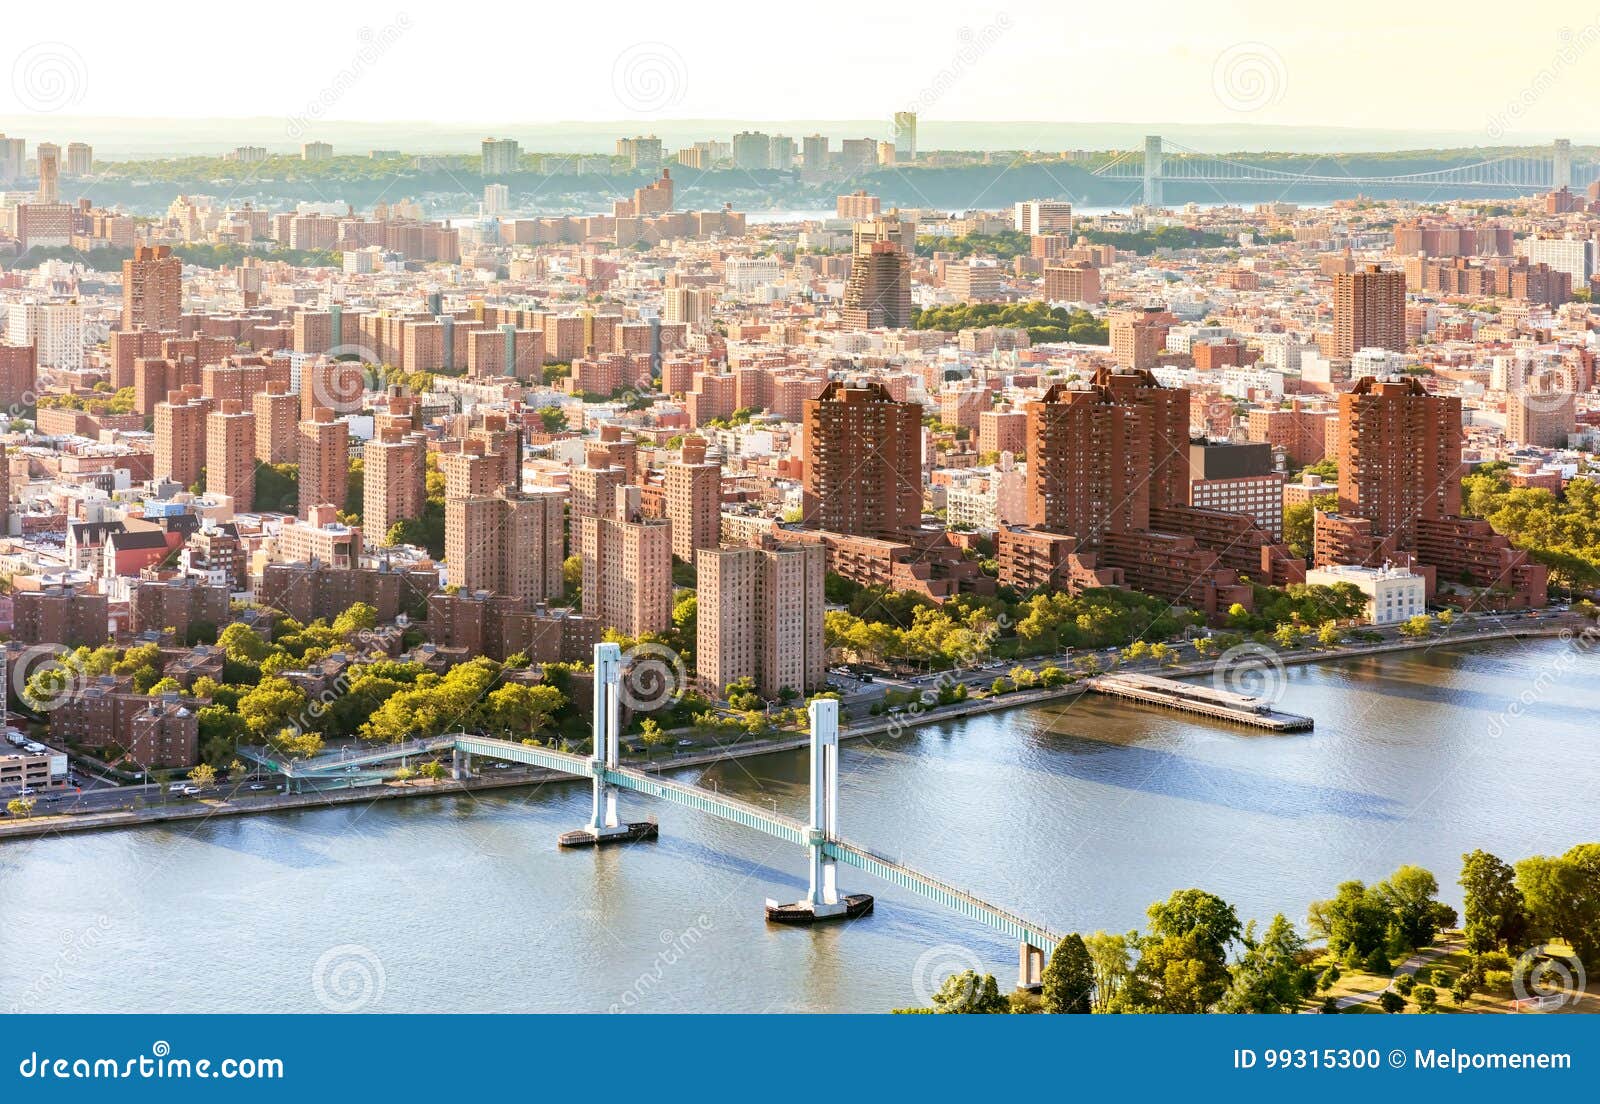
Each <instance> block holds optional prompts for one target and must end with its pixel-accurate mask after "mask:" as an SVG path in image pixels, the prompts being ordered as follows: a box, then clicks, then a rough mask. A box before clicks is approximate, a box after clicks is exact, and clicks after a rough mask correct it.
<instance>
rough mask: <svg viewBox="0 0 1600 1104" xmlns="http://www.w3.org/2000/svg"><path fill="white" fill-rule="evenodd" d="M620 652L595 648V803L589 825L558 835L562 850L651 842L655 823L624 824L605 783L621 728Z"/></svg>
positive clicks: (613, 766)
mask: <svg viewBox="0 0 1600 1104" xmlns="http://www.w3.org/2000/svg"><path fill="white" fill-rule="evenodd" d="M621 683H622V650H621V649H620V648H619V647H617V645H615V644H596V645H595V646H594V727H593V729H592V731H593V732H594V741H593V742H594V751H593V754H592V755H591V756H590V759H589V769H590V771H591V772H592V773H593V775H594V800H593V806H592V808H591V809H590V813H589V824H588V826H587V827H585V828H579V829H577V830H576V831H572V832H563V833H562V834H561V840H560V842H561V846H562V847H594V846H598V845H600V844H605V843H622V842H625V841H628V840H637V839H654V838H655V837H656V824H655V822H654V821H643V822H640V823H637V824H625V823H623V821H622V819H621V817H620V816H619V814H618V812H617V789H616V787H615V786H613V785H611V784H610V783H609V782H607V781H606V780H605V773H604V772H605V771H607V770H616V769H617V762H618V755H617V753H618V748H619V742H620V741H619V733H620V732H621V729H622V698H621Z"/></svg>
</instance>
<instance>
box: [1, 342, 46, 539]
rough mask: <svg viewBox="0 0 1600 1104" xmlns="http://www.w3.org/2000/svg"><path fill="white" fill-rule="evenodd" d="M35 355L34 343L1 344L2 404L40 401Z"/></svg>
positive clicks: (14, 404)
mask: <svg viewBox="0 0 1600 1104" xmlns="http://www.w3.org/2000/svg"><path fill="white" fill-rule="evenodd" d="M35 355H36V354H35V353H34V350H33V346H32V345H4V344H0V406H5V407H11V408H12V409H20V408H22V407H25V406H32V405H33V404H34V403H36V402H38V390H37V388H38V385H39V383H38V381H39V370H38V362H37V361H36V360H35ZM3 531H4V530H0V532H3Z"/></svg>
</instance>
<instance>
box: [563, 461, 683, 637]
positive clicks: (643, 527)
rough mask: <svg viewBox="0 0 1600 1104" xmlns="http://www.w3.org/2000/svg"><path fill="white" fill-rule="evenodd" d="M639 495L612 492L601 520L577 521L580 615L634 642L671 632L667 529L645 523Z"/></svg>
mask: <svg viewBox="0 0 1600 1104" xmlns="http://www.w3.org/2000/svg"><path fill="white" fill-rule="evenodd" d="M640 498H641V495H640V489H639V488H638V487H635V486H622V487H618V488H617V489H616V493H615V496H614V498H613V501H612V504H611V506H610V508H609V509H607V510H606V512H605V513H604V515H603V516H601V517H582V518H579V522H578V531H579V553H578V554H579V556H581V557H582V560H583V612H584V615H585V616H595V617H598V618H600V623H601V624H602V625H604V626H605V627H606V628H608V629H615V630H616V631H617V632H619V633H621V634H622V635H623V636H630V637H636V636H640V635H642V634H644V633H650V632H666V631H667V630H668V629H670V628H671V627H672V523H671V522H670V521H668V520H666V519H665V518H647V517H645V516H644V515H643V513H642V511H641V509H640Z"/></svg>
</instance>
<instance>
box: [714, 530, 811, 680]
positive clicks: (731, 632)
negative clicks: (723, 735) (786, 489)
mask: <svg viewBox="0 0 1600 1104" xmlns="http://www.w3.org/2000/svg"><path fill="white" fill-rule="evenodd" d="M826 564H827V552H826V550H825V549H823V548H822V546H821V545H814V544H812V545H799V544H790V545H780V546H778V547H774V548H705V549H701V550H700V552H699V553H698V554H697V555H696V559H695V566H696V578H697V586H696V591H697V594H698V596H699V602H700V605H699V613H698V615H697V618H696V626H697V627H696V630H695V632H696V638H695V666H696V670H697V672H698V674H699V680H700V685H701V687H702V688H703V689H704V690H705V691H706V692H707V693H708V694H710V695H711V696H712V697H714V698H720V697H722V695H723V694H724V693H726V691H727V687H728V684H729V683H731V682H737V681H738V680H739V679H742V678H749V679H752V680H754V682H755V686H756V693H758V694H760V695H761V696H762V697H764V698H775V697H777V696H778V695H779V693H780V692H781V691H783V690H792V691H794V692H795V693H796V694H806V693H809V692H810V691H812V690H814V689H816V688H818V687H820V686H821V685H822V683H823V679H824V668H825V665H826V656H827V649H826V648H825V647H824V644H823V632H822V627H823V612H824V602H823V580H824V577H825V573H826V570H827V567H826Z"/></svg>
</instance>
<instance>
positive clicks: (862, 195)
mask: <svg viewBox="0 0 1600 1104" xmlns="http://www.w3.org/2000/svg"><path fill="white" fill-rule="evenodd" d="M833 206H834V212H835V213H836V214H837V215H838V216H839V217H840V218H842V219H850V220H852V221H854V220H857V219H871V218H877V217H878V215H879V214H881V213H882V211H883V200H882V199H881V198H880V197H878V196H875V195H868V194H867V192H866V189H864V188H858V189H857V190H855V191H853V192H851V193H850V194H849V195H842V196H839V197H837V198H836V199H835V200H834V205H833Z"/></svg>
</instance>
